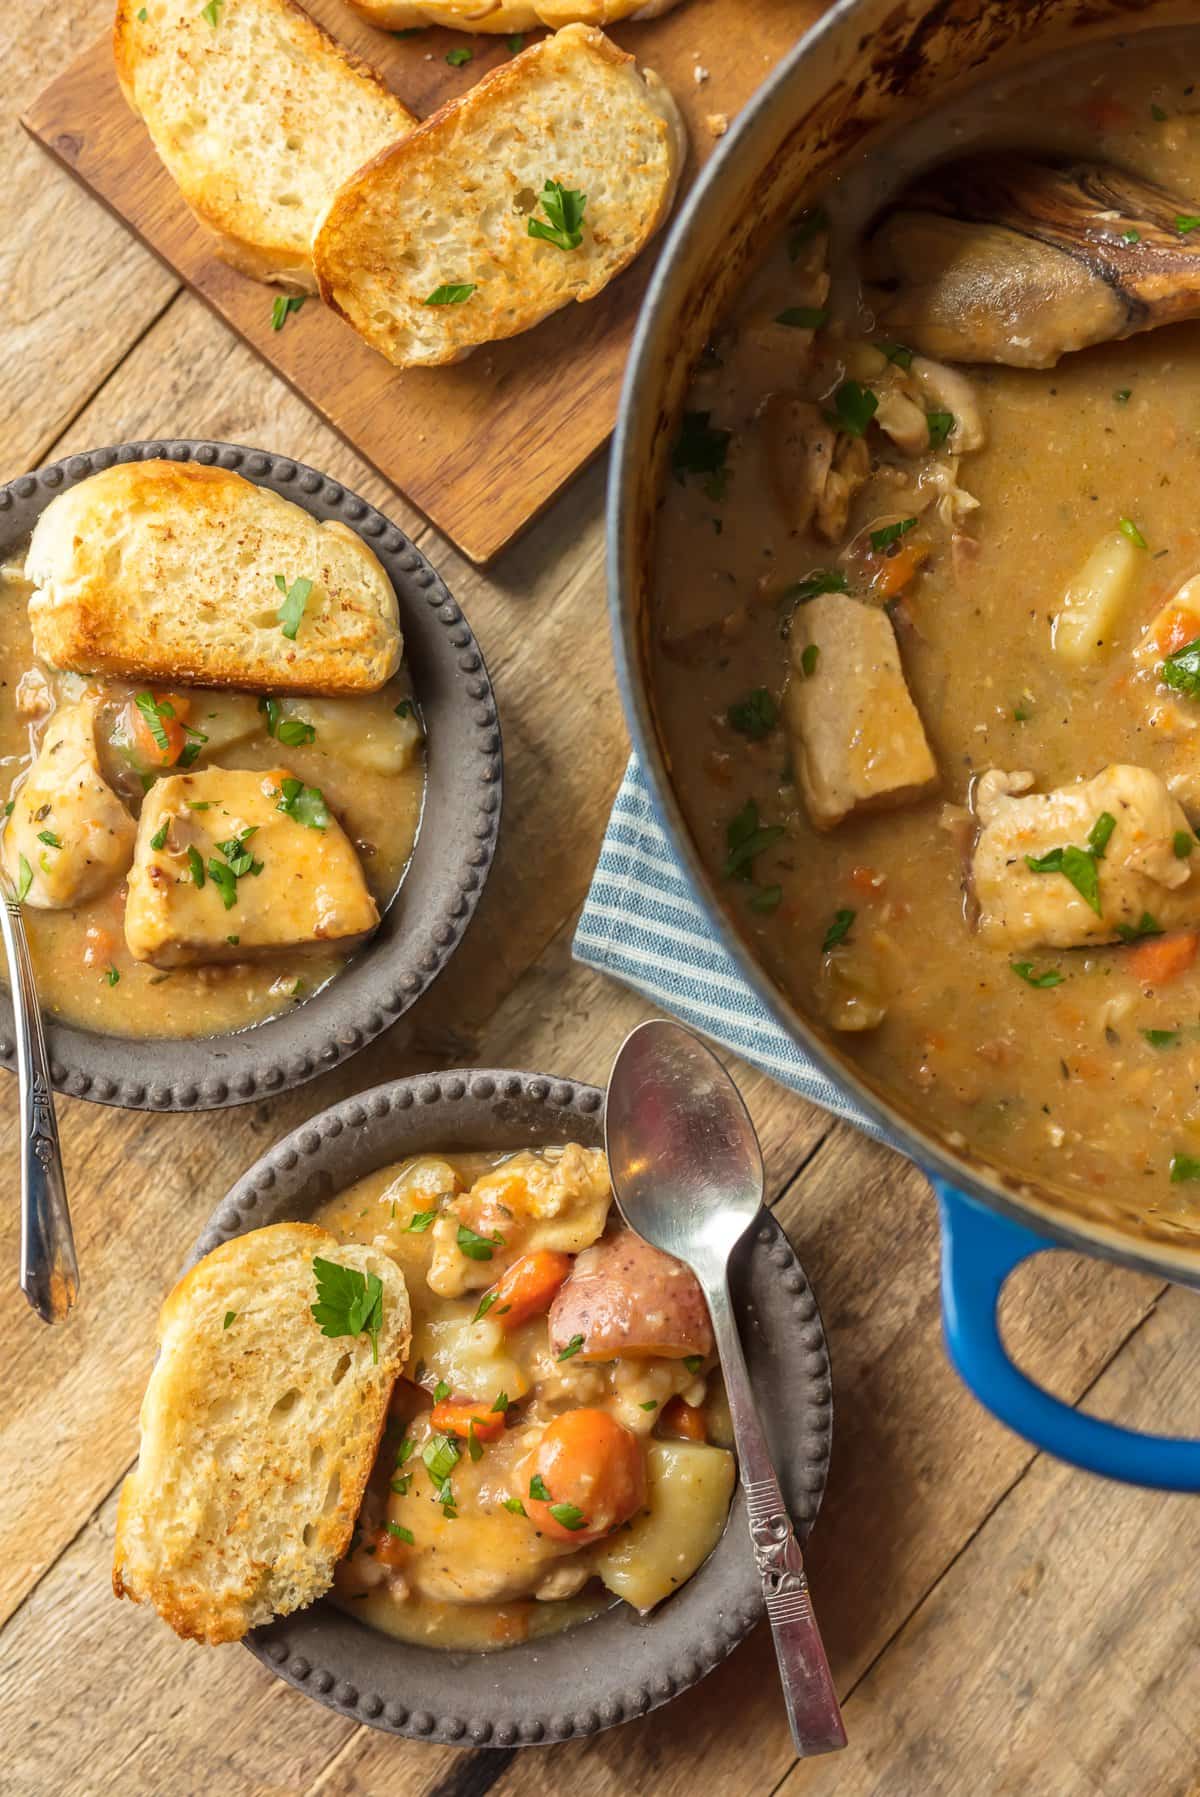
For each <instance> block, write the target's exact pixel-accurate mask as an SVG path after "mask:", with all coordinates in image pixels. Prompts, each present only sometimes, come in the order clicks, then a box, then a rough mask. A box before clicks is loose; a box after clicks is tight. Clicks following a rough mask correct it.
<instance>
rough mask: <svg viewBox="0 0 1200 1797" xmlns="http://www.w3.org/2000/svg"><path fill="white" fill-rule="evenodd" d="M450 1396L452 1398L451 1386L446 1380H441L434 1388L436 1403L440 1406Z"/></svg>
mask: <svg viewBox="0 0 1200 1797" xmlns="http://www.w3.org/2000/svg"><path fill="white" fill-rule="evenodd" d="M449 1396H450V1387H449V1384H448V1383H447V1382H446V1380H445V1379H439V1380H438V1382H437V1384H436V1385H435V1386H434V1388H433V1401H434V1403H435V1404H440V1403H441V1401H442V1399H443V1398H448V1397H449Z"/></svg>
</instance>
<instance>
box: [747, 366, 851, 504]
mask: <svg viewBox="0 0 1200 1797" xmlns="http://www.w3.org/2000/svg"><path fill="white" fill-rule="evenodd" d="M759 416H760V420H761V428H762V442H763V449H764V452H765V455H766V462H767V478H768V480H769V482H770V487H771V491H772V493H773V494H774V496H775V499H776V502H777V503H778V506H779V509H780V511H781V512H782V513H783V516H784V518H785V520H786V522H787V525H788V528H789V529H790V530H793V531H795V532H796V533H797V535H798V534H799V533H800V532H801V531H805V530H807V529H808V527H809V525H810V524H811V523H812V520H813V513H814V511H815V510H816V505H817V498H818V495H819V494H821V493H823V492H824V490H825V483H826V481H827V480H828V479H829V474H830V470H831V469H832V467H833V450H834V444H835V443H836V441H837V431H836V430H835V429H834V427H833V426H832V425H831V424H829V423H828V422H827V421H826V420H825V419H824V418H823V417H822V416H821V412H820V409H819V407H817V406H815V405H813V404H812V403H811V402H810V401H809V400H807V399H795V398H790V397H789V396H788V395H787V394H786V393H776V394H772V396H771V398H770V399H769V400H768V401H767V403H766V405H765V406H764V407H763V409H762V412H761V413H760V415H759Z"/></svg>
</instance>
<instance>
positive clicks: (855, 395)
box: [826, 381, 879, 437]
mask: <svg viewBox="0 0 1200 1797" xmlns="http://www.w3.org/2000/svg"><path fill="white" fill-rule="evenodd" d="M878 407H879V395H878V394H876V393H872V391H871V389H870V387H864V386H862V385H861V384H860V383H859V382H858V381H843V382H842V384H841V386H840V387H839V388H838V390H837V392H836V393H835V394H834V396H833V410H832V411H831V412H828V413H826V417H827V418H828V420H829V422H830V423H831V424H836V425H837V427H838V429H839V430H843V431H846V432H847V433H848V434H849V435H850V436H851V437H861V436H864V435H865V434H866V429H867V426H868V424H870V422H871V420H872V418H874V416H875V413H876V411H877V409H878Z"/></svg>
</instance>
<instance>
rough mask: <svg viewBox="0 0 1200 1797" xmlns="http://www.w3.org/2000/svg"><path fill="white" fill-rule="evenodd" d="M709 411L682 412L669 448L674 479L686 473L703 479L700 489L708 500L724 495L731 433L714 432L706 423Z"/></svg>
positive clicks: (681, 477)
mask: <svg viewBox="0 0 1200 1797" xmlns="http://www.w3.org/2000/svg"><path fill="white" fill-rule="evenodd" d="M711 416H712V414H711V412H685V413H684V414H683V417H682V418H681V419H680V421H679V435H678V437H676V439H675V442H674V444H673V446H672V449H671V472H672V473H673V474H674V476H675V478H676V479H677V480H683V478H684V476H685V475H688V474H702V475H704V476H705V483H704V490H705V492H706V493H707V494H708V495H709V497H710V498H712V499H720V498H722V497H723V495H724V492H725V480H726V476H727V473H728V470H727V468H726V466H725V459H726V456H727V455H728V453H729V439H730V437H731V436H732V435H733V433H732V431H723V430H718V429H717V428H716V427H715V426H714V425H710V424H709V422H708V421H709V419H710V418H711Z"/></svg>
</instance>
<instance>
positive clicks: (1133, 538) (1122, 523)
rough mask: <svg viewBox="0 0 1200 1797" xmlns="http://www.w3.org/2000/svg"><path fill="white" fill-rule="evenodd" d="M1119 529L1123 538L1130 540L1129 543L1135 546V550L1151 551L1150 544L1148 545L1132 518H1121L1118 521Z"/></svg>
mask: <svg viewBox="0 0 1200 1797" xmlns="http://www.w3.org/2000/svg"><path fill="white" fill-rule="evenodd" d="M1117 529H1118V530H1119V531H1120V532H1121V535H1122V536H1124V537H1128V538H1129V541H1130V542H1131V543H1132V544H1133V546H1134V548H1135V549H1149V547H1150V545H1149V543H1147V541H1146V539H1145V537H1144V536H1143V535H1142V533H1141V531H1140V530H1139V529H1138V527H1137V525H1136V524H1135V523H1134V521H1133V519H1132V518H1119V519H1118V520H1117Z"/></svg>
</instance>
